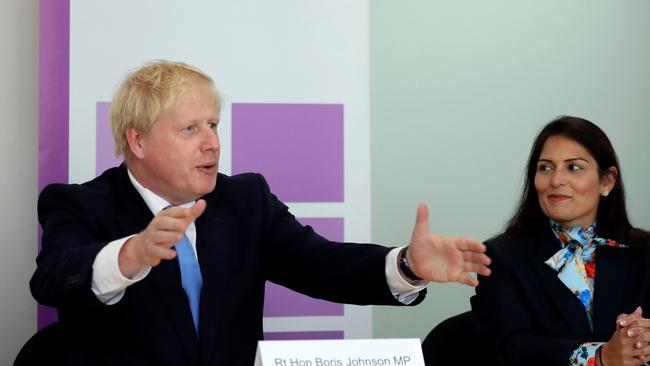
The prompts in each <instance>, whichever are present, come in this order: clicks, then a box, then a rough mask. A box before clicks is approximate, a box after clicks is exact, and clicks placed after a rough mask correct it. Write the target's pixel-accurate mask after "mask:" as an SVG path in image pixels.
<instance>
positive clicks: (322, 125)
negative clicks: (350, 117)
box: [232, 103, 343, 202]
mask: <svg viewBox="0 0 650 366" xmlns="http://www.w3.org/2000/svg"><path fill="white" fill-rule="evenodd" d="M232 172H233V174H237V173H243V172H260V173H262V174H263V175H264V176H265V177H266V179H267V180H268V182H269V185H270V186H271V189H272V191H273V192H274V193H275V194H276V195H277V196H278V198H279V199H280V200H282V201H284V202H343V105H342V104H258V103H233V105H232Z"/></svg>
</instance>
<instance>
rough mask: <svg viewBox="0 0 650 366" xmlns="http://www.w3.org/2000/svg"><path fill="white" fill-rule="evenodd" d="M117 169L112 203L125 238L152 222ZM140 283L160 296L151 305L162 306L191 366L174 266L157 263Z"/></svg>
mask: <svg viewBox="0 0 650 366" xmlns="http://www.w3.org/2000/svg"><path fill="white" fill-rule="evenodd" d="M119 169H120V171H119V174H118V182H117V183H118V184H117V186H118V195H117V196H118V197H121V198H120V201H119V202H117V203H116V206H117V212H118V213H119V214H118V215H117V220H118V224H119V227H120V230H122V232H123V233H125V235H131V234H133V233H139V232H141V231H142V230H144V229H145V228H146V227H147V225H148V224H149V222H151V220H152V219H153V214H152V213H151V211H150V210H149V207H147V204H146V203H145V202H144V200H143V199H142V197H141V196H140V194H139V193H138V191H137V190H136V189H135V187H134V186H133V184H132V183H131V181H130V180H129V177H128V175H127V172H126V167H125V166H124V165H122V166H120V168H119ZM144 281H149V282H150V283H151V284H152V285H153V286H154V288H155V289H156V291H157V292H158V294H159V295H160V297H159V299H152V301H159V302H161V303H162V304H163V305H164V306H165V308H166V309H167V314H168V316H169V319H170V321H171V323H172V324H173V327H174V329H175V330H176V334H177V335H178V339H177V342H178V344H181V345H182V347H183V349H184V350H185V352H186V354H187V357H188V359H189V360H190V364H195V363H196V360H197V358H198V349H197V339H196V332H195V330H194V322H193V320H192V313H191V311H190V308H189V304H188V301H187V296H186V295H185V291H184V290H183V287H182V284H181V278H180V270H179V268H178V262H177V261H176V260H175V259H174V260H163V261H161V262H160V264H159V265H158V266H156V267H154V268H152V269H151V272H150V273H149V275H148V276H147V278H146V279H144V280H143V282H144Z"/></svg>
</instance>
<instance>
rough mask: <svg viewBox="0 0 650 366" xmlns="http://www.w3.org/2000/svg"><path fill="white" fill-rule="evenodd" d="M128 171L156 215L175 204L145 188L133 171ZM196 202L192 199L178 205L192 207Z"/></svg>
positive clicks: (136, 187) (132, 181) (135, 185)
mask: <svg viewBox="0 0 650 366" xmlns="http://www.w3.org/2000/svg"><path fill="white" fill-rule="evenodd" d="M126 171H127V173H128V174H129V179H130V180H131V183H132V184H133V186H134V187H135V189H136V190H137V191H138V193H139V194H140V196H141V197H142V199H143V200H144V202H145V203H146V204H147V207H149V210H151V212H152V213H153V214H154V216H155V215H157V214H158V212H160V211H162V210H164V209H165V208H167V207H169V206H173V205H172V204H170V203H169V202H167V201H166V200H165V199H164V198H162V197H160V196H159V195H157V194H155V193H154V192H152V191H150V190H149V189H147V188H145V187H144V186H143V185H142V184H140V182H138V180H137V179H135V177H134V176H133V174H131V171H130V170H129V169H128V168H127V170H126ZM195 203H196V202H195V201H191V202H187V203H184V204H182V205H178V206H180V207H192V206H194V204H195Z"/></svg>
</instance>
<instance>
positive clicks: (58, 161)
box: [37, 0, 70, 329]
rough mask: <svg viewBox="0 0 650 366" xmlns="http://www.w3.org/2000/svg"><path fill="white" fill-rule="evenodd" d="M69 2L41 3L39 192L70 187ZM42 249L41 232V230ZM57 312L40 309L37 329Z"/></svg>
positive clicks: (42, 307)
mask: <svg viewBox="0 0 650 366" xmlns="http://www.w3.org/2000/svg"><path fill="white" fill-rule="evenodd" d="M69 40H70V1H69V0H41V2H40V31H39V62H38V68H39V106H38V109H39V110H38V119H39V138H38V139H39V142H38V145H39V146H38V159H39V160H38V190H39V192H40V191H41V190H42V189H43V188H44V187H45V186H46V185H48V184H50V183H55V182H56V183H68V144H69V141H68V126H69V122H68V121H69V115H68V105H69V103H68V101H69V79H70V78H69V66H70V41H69ZM38 237H39V239H38V240H39V243H38V247H39V249H40V246H41V243H40V237H41V230H40V228H39V229H38ZM56 319H57V316H56V312H55V311H54V309H52V308H49V307H46V306H42V305H39V306H38V322H37V323H38V328H39V329H40V328H43V327H45V326H46V325H48V324H50V323H53V322H55V321H56Z"/></svg>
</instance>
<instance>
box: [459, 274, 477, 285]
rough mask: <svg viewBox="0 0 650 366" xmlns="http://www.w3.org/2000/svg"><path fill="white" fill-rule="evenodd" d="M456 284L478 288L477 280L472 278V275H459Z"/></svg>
mask: <svg viewBox="0 0 650 366" xmlns="http://www.w3.org/2000/svg"><path fill="white" fill-rule="evenodd" d="M456 282H458V283H460V284H463V285H467V286H471V287H476V286H478V280H477V279H476V278H474V277H473V276H472V275H470V274H469V273H461V275H460V277H459V278H458V280H457V281H456Z"/></svg>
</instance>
